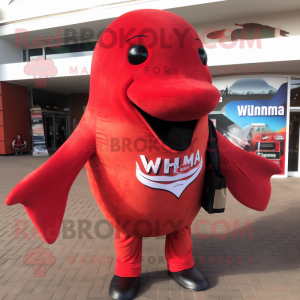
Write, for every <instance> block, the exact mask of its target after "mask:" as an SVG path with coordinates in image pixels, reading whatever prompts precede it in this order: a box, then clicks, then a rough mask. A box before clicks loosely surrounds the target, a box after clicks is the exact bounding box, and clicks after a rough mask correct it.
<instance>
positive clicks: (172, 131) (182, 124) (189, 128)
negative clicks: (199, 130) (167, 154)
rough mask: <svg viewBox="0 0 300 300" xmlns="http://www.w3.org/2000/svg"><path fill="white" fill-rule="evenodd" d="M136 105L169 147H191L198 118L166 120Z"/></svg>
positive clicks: (177, 148)
mask: <svg viewBox="0 0 300 300" xmlns="http://www.w3.org/2000/svg"><path fill="white" fill-rule="evenodd" d="M134 107H135V108H136V109H137V111H138V112H139V113H140V115H141V116H142V117H143V119H144V120H145V122H146V123H147V124H148V125H149V127H150V128H151V129H152V130H153V132H154V133H155V135H156V136H157V137H158V138H159V139H160V140H161V141H162V142H163V143H164V144H165V145H167V146H168V147H169V148H171V149H173V150H176V151H184V150H186V149H188V148H189V147H190V145H191V142H192V138H193V134H194V130H195V128H196V124H197V121H198V120H191V121H165V120H161V119H158V118H155V117H153V116H151V115H149V114H148V113H146V112H145V111H143V110H142V109H141V108H139V107H138V106H137V105H135V104H134Z"/></svg>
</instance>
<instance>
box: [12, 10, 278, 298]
mask: <svg viewBox="0 0 300 300" xmlns="http://www.w3.org/2000/svg"><path fill="white" fill-rule="evenodd" d="M149 24H150V26H151V28H150V27H149ZM219 98H220V94H219V91H218V90H217V89H216V88H215V87H214V86H213V85H212V79H211V75H210V72H209V70H208V67H207V54H206V52H205V50H204V49H203V44H202V42H201V40H200V38H199V36H198V34H197V32H196V31H195V30H194V29H193V27H192V26H191V25H190V24H189V23H188V22H186V21H185V20H184V19H182V18H181V17H179V16H177V15H175V14H173V13H171V12H167V11H160V10H138V11H133V12H129V13H126V14H124V15H123V16H121V17H119V18H117V19H116V20H115V21H113V22H112V23H111V24H110V25H109V26H108V27H107V28H106V30H105V31H104V32H103V33H102V35H101V37H100V39H99V41H98V43H97V45H96V48H95V51H94V54H93V60H92V68H91V80H90V97H89V102H88V106H87V109H86V111H85V113H84V116H83V118H82V120H81V121H80V124H79V125H78V127H77V128H76V130H75V131H74V133H73V134H72V135H71V136H70V138H69V139H68V140H67V141H66V142H65V143H64V144H63V145H62V147H61V148H60V149H59V150H58V151H57V152H56V153H55V154H54V155H53V156H52V157H51V158H50V159H49V160H48V161H47V162H46V163H45V164H44V165H42V166H41V167H40V168H38V169H37V170H36V171H34V172H32V173H31V174H30V175H28V176H27V177H25V178H24V179H23V180H22V181H21V182H20V183H19V184H18V185H17V186H16V187H15V188H14V189H13V190H12V192H11V193H10V194H9V195H8V197H7V199H6V204H7V205H13V204H17V203H21V204H23V206H24V207H25V209H26V211H27V212H28V215H29V216H30V218H31V220H32V222H33V223H34V225H35V227H36V228H37V230H38V232H39V233H40V234H41V236H42V238H43V239H44V240H45V241H46V242H47V243H53V242H54V241H55V240H56V239H57V236H58V234H59V230H60V226H61V223H62V219H63V215H64V211H65V207H66V201H67V197H68V193H69V190H70V188H71V185H72V183H73V181H74V180H75V178H76V176H77V174H78V173H79V172H80V170H81V169H82V167H83V166H84V165H85V164H86V170H87V175H88V180H89V184H90V187H91V190H92V192H93V195H94V197H95V200H96V201H97V204H98V206H99V207H100V209H101V211H102V212H103V214H104V216H105V217H106V218H107V219H108V220H109V222H110V223H111V224H112V225H113V226H114V227H115V229H116V232H115V248H116V255H117V259H116V267H115V273H116V275H115V276H114V277H113V279H112V282H111V285H110V289H109V293H110V295H111V296H112V297H113V298H114V299H132V298H134V296H135V295H136V293H137V290H138V286H139V277H140V274H141V261H142V237H148V236H160V235H166V247H165V253H166V259H167V264H168V272H169V275H170V276H171V277H172V278H173V279H174V280H175V281H176V282H177V283H178V284H180V285H181V286H183V287H184V288H187V289H191V290H204V289H206V288H207V287H208V282H207V279H206V278H205V276H204V275H203V274H202V273H201V272H200V271H199V270H198V269H197V268H195V267H194V262H193V256H192V240H191V228H190V225H191V223H192V221H193V220H194V219H195V217H196V216H197V214H198V212H199V210H200V207H201V195H202V190H203V183H204V176H205V168H204V166H205V160H206V157H205V155H206V147H207V141H208V134H209V133H208V114H209V113H210V112H211V111H212V110H213V109H214V108H215V107H216V106H217V104H218V102H219ZM218 142H219V150H220V163H221V165H222V166H223V167H222V170H223V174H224V175H225V176H226V177H227V184H228V188H229V190H230V191H231V193H232V194H233V196H234V197H235V198H236V199H237V200H238V201H240V202H241V203H242V204H244V205H246V206H247V207H250V208H253V209H256V210H264V209H265V208H266V207H267V204H268V202H269V198H270V194H271V185H270V177H271V176H272V175H273V174H278V173H281V168H280V167H279V166H277V165H276V164H274V163H273V162H270V161H268V160H267V159H265V158H263V157H259V156H257V155H254V154H250V153H247V152H246V151H243V150H241V149H239V148H238V147H236V146H234V145H233V144H231V142H230V141H228V140H227V139H226V138H225V137H223V136H222V135H221V134H220V133H218Z"/></svg>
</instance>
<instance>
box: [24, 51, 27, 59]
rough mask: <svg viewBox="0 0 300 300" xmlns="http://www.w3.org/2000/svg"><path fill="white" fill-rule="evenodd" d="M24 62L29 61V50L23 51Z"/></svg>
mask: <svg viewBox="0 0 300 300" xmlns="http://www.w3.org/2000/svg"><path fill="white" fill-rule="evenodd" d="M23 61H27V50H23Z"/></svg>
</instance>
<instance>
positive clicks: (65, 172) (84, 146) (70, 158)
mask: <svg viewBox="0 0 300 300" xmlns="http://www.w3.org/2000/svg"><path fill="white" fill-rule="evenodd" d="M87 114H89V113H85V119H87V116H86V115H87ZM90 118H91V116H90ZM89 122H90V124H91V121H89ZM91 125H92V124H91ZM90 128H94V127H92V126H87V125H86V124H85V123H84V121H83V120H82V121H81V122H80V124H79V126H78V127H77V129H76V130H75V131H74V133H73V134H72V135H71V136H70V138H69V139H68V140H67V141H66V142H65V143H64V144H63V145H62V146H61V147H60V148H59V150H58V151H57V152H56V153H55V154H54V155H53V156H52V157H51V158H50V159H49V160H48V161H47V162H45V163H44V164H43V165H42V166H40V167H39V168H38V169H36V170H35V171H33V172H32V173H31V174H29V175H28V176H26V177H25V178H24V179H23V180H22V181H21V182H20V183H18V184H17V185H16V186H15V188H14V189H13V190H12V191H11V192H10V193H9V195H8V196H7V198H6V201H5V203H6V204H7V205H13V204H17V203H21V204H22V205H23V206H24V207H25V209H26V211H27V213H28V215H29V217H30V219H31V220H32V222H33V224H34V226H35V227H36V228H37V230H38V232H39V233H40V235H41V236H42V238H43V240H44V241H45V242H47V243H49V244H52V243H54V242H55V240H56V239H57V237H58V234H59V230H60V226H61V223H62V220H63V216H64V212H65V207H66V203H67V198H68V194H69V191H70V188H71V185H72V183H73V181H74V180H75V178H76V176H77V175H78V173H79V172H80V170H81V169H82V167H83V166H84V164H85V163H86V162H87V160H88V159H89V158H90V157H91V155H92V154H93V153H94V150H95V133H94V130H91V129H90Z"/></svg>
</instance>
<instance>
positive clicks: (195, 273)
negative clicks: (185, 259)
mask: <svg viewBox="0 0 300 300" xmlns="http://www.w3.org/2000/svg"><path fill="white" fill-rule="evenodd" d="M168 274H169V275H170V276H171V277H172V278H173V279H174V280H175V281H176V282H177V283H178V284H179V285H181V286H182V287H184V288H185V289H187V290H193V291H203V290H206V289H207V288H208V281H207V279H206V277H205V276H204V275H203V274H202V273H201V272H200V270H198V269H197V268H195V267H193V268H191V269H187V270H183V271H180V272H170V271H168Z"/></svg>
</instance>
